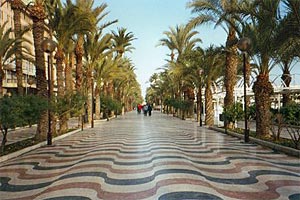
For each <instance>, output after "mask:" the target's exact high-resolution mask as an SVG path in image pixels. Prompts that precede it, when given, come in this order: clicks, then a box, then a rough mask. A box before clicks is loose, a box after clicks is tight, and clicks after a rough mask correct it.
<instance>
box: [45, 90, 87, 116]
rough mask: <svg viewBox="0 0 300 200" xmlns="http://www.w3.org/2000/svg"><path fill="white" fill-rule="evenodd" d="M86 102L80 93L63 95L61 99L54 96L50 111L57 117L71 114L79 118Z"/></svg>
mask: <svg viewBox="0 0 300 200" xmlns="http://www.w3.org/2000/svg"><path fill="white" fill-rule="evenodd" d="M85 102H86V96H84V95H82V94H80V93H70V94H65V95H64V96H63V97H58V96H56V97H55V99H53V100H52V103H51V110H52V112H55V113H56V114H57V115H58V116H62V115H64V114H68V113H69V114H71V115H72V116H79V115H80V114H81V113H82V112H81V111H82V109H83V107H84V103H85Z"/></svg>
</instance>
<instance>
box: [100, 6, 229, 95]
mask: <svg viewBox="0 0 300 200" xmlns="http://www.w3.org/2000/svg"><path fill="white" fill-rule="evenodd" d="M100 2H101V3H102V2H105V3H107V4H108V8H107V11H109V12H110V13H109V15H108V16H107V17H106V18H105V19H107V20H114V19H118V23H117V24H116V25H113V26H111V27H109V28H108V29H112V30H116V29H117V27H125V28H127V29H128V31H131V32H132V33H133V34H134V36H135V37H136V38H137V39H136V40H135V41H134V42H133V46H134V47H135V50H134V51H133V52H132V53H130V54H127V56H128V57H130V58H131V59H132V61H133V63H134V65H135V67H136V74H137V77H138V81H139V83H140V84H141V87H142V91H143V95H145V91H146V88H147V87H148V86H149V84H148V83H147V81H148V80H149V78H150V76H151V75H152V74H153V73H155V72H157V68H160V67H162V66H163V65H164V64H165V63H166V62H165V59H166V58H167V56H166V54H169V53H170V52H169V51H168V49H167V48H166V47H161V46H159V47H157V44H158V42H159V40H160V39H161V38H163V37H164V35H163V32H164V31H167V30H169V27H170V26H172V27H175V26H176V25H177V24H184V23H187V22H188V20H189V19H190V18H191V17H192V15H191V12H190V10H188V9H186V3H187V2H189V1H187V0H103V1H98V0H96V1H95V5H96V4H99V3H100ZM197 30H198V31H199V35H198V37H200V38H201V39H202V41H203V42H202V44H201V46H202V47H207V46H209V45H210V44H212V43H213V44H216V45H218V44H223V43H224V42H225V39H226V34H225V33H224V32H223V30H221V29H220V28H218V29H213V27H212V26H202V27H200V28H198V29H197Z"/></svg>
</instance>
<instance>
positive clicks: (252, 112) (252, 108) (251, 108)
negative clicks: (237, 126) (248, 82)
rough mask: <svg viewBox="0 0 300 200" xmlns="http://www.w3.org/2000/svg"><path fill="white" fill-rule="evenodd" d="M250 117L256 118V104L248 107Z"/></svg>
mask: <svg viewBox="0 0 300 200" xmlns="http://www.w3.org/2000/svg"><path fill="white" fill-rule="evenodd" d="M248 117H249V119H254V120H255V119H256V105H255V104H253V105H251V106H249V108H248Z"/></svg>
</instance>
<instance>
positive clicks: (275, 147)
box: [209, 127, 300, 158]
mask: <svg viewBox="0 0 300 200" xmlns="http://www.w3.org/2000/svg"><path fill="white" fill-rule="evenodd" d="M209 128H210V129H212V130H215V131H218V132H221V133H224V134H225V130H224V129H222V128H217V127H209ZM227 134H228V135H231V136H234V137H238V138H240V139H244V135H241V134H238V133H234V132H232V131H227ZM250 141H251V142H253V143H256V144H260V145H262V146H265V147H269V148H271V149H273V150H276V151H279V152H282V153H286V154H288V155H291V156H296V157H299V158H300V150H297V149H293V148H290V147H285V146H282V145H279V144H275V143H273V142H268V141H264V140H260V139H257V138H253V137H250Z"/></svg>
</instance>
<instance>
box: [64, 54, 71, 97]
mask: <svg viewBox="0 0 300 200" xmlns="http://www.w3.org/2000/svg"><path fill="white" fill-rule="evenodd" d="M68 57H69V59H66V63H65V79H66V80H65V82H66V93H67V94H71V93H72V91H73V83H72V82H73V79H72V67H73V53H69V56H68Z"/></svg>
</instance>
